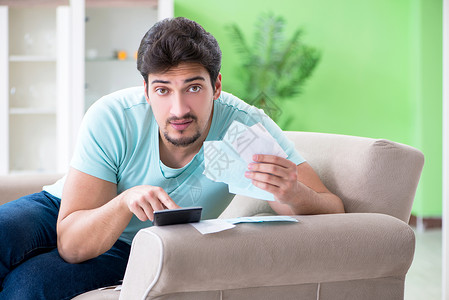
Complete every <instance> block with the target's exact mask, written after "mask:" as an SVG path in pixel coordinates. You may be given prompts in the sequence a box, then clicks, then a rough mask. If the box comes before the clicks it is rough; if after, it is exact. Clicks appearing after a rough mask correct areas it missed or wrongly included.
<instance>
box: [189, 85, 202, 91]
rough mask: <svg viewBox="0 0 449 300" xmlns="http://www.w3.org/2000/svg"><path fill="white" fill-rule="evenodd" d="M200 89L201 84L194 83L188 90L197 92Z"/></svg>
mask: <svg viewBox="0 0 449 300" xmlns="http://www.w3.org/2000/svg"><path fill="white" fill-rule="evenodd" d="M200 90H201V86H199V85H194V86H191V87H190V88H189V92H193V93H196V92H199V91H200Z"/></svg>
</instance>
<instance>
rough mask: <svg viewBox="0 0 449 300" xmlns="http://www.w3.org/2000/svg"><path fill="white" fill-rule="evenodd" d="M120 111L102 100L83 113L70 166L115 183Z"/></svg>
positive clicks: (121, 131) (119, 153)
mask: <svg viewBox="0 0 449 300" xmlns="http://www.w3.org/2000/svg"><path fill="white" fill-rule="evenodd" d="M124 137H125V130H124V128H123V113H122V111H121V110H120V109H117V108H115V107H114V106H113V105H112V104H111V103H110V102H108V101H105V100H104V99H100V100H98V101H97V102H96V103H94V104H93V105H92V106H91V107H90V108H89V110H88V111H87V112H86V114H85V116H84V118H83V121H82V123H81V127H80V129H79V132H78V140H77V143H76V146H75V150H74V154H73V157H72V160H71V163H70V165H71V166H72V167H73V168H75V169H77V170H79V171H81V172H84V173H87V174H89V175H92V176H95V177H98V178H100V179H103V180H106V181H110V182H113V183H117V174H118V170H119V166H120V161H121V157H122V156H123V153H124V151H123V145H124V140H125V138H124Z"/></svg>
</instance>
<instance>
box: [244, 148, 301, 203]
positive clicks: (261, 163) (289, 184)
mask: <svg viewBox="0 0 449 300" xmlns="http://www.w3.org/2000/svg"><path fill="white" fill-rule="evenodd" d="M253 161H254V162H253V163H250V164H249V165H248V169H249V171H247V172H246V173H245V176H246V177H247V178H249V179H251V180H252V183H253V184H254V185H255V186H256V187H258V188H260V189H262V190H265V191H267V192H269V193H272V194H273V195H274V198H275V199H276V200H277V201H279V202H281V203H286V204H287V203H288V202H289V201H291V200H292V199H295V196H297V195H298V191H297V189H298V174H297V166H296V165H295V164H294V163H293V162H291V161H290V160H288V159H285V158H282V157H279V156H275V155H264V154H256V155H254V156H253Z"/></svg>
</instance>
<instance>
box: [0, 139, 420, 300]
mask: <svg viewBox="0 0 449 300" xmlns="http://www.w3.org/2000/svg"><path fill="white" fill-rule="evenodd" d="M287 135H288V136H289V138H291V139H292V140H293V141H294V142H295V144H296V147H297V149H298V150H299V151H300V153H301V154H302V155H303V156H304V157H305V158H306V159H307V161H308V162H309V163H310V164H311V165H312V167H313V168H314V169H315V170H316V171H317V173H318V174H319V176H320V177H321V179H322V180H323V182H324V183H325V184H326V186H327V187H328V188H329V189H330V190H331V191H332V192H334V193H336V194H337V195H339V196H340V197H341V198H342V200H343V202H344V205H345V210H346V212H347V214H335V215H315V216H296V218H297V220H298V221H299V222H298V223H289V224H285V223H272V224H267V223H261V224H239V225H237V227H236V228H233V229H231V230H227V231H223V232H219V233H214V234H210V235H201V234H200V233H199V232H198V231H196V230H195V229H194V228H193V227H192V226H190V225H188V224H185V225H174V226H166V227H153V228H147V229H144V230H141V231H140V232H139V233H138V234H137V236H136V237H135V239H134V241H133V246H132V251H131V256H130V260H129V263H128V267H127V271H126V274H125V278H124V281H123V286H122V290H121V292H119V291H115V290H114V289H104V290H97V291H92V292H89V293H85V294H83V295H80V296H78V297H76V298H75V299H77V300H87V299H96V300H97V299H119V298H120V299H161V300H162V299H184V300H185V299H187V300H188V299H192V300H193V299H195V300H198V299H200V300H201V299H207V300H211V299H217V300H218V299H260V300H263V299H283V300H285V299H313V300H315V299H322V300H325V299H332V300H339V299H342V300H343V299H345V300H348V299H365V300H366V299H368V300H369V299H403V297H404V281H405V276H406V273H407V271H408V269H409V267H410V264H411V262H412V260H413V254H414V247H415V239H414V233H413V230H412V229H411V228H410V227H409V226H408V225H407V222H408V219H409V217H410V211H411V207H412V203H413V199H414V195H415V191H416V187H417V184H418V181H419V178H420V174H421V170H422V167H423V163H424V158H423V155H422V153H421V152H420V151H418V150H416V149H414V148H412V147H409V146H406V145H403V144H398V143H394V142H391V141H387V140H376V139H369V138H361V137H353V136H343V135H333V134H322V133H307V132H287ZM50 177H51V176H50ZM54 179H55V177H54V176H53V177H52V178H44V177H42V176H39V177H23V178H22V177H1V178H0V198H1V200H0V201H3V202H5V201H8V200H11V199H12V198H16V197H17V196H19V194H25V193H29V192H32V191H33V190H39V189H40V187H41V186H42V185H43V184H44V181H53V180H54ZM0 203H1V202H0ZM271 213H273V212H272V211H271V209H270V208H269V206H268V205H267V203H266V202H265V201H261V200H255V199H250V198H244V197H239V196H237V197H236V198H235V199H234V200H233V202H232V203H231V205H230V206H229V207H228V209H227V210H226V211H225V212H224V213H223V215H222V216H221V217H222V218H229V217H235V216H248V215H255V214H271Z"/></svg>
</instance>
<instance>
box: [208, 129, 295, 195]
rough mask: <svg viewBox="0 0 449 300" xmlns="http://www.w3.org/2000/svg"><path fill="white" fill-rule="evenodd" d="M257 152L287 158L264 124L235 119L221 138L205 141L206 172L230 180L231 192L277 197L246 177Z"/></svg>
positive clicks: (213, 177)
mask: <svg viewBox="0 0 449 300" xmlns="http://www.w3.org/2000/svg"><path fill="white" fill-rule="evenodd" d="M254 154H269V155H276V156H280V157H283V158H287V154H286V153H285V151H284V150H283V149H282V148H281V146H280V145H279V144H278V143H277V141H276V140H275V139H274V138H273V137H272V136H271V135H270V133H269V132H268V131H267V130H266V129H265V128H264V127H263V126H262V124H260V123H257V124H255V125H253V126H251V127H248V126H246V125H244V124H242V123H240V122H238V121H234V122H232V124H231V126H229V129H228V131H227V132H226V134H225V136H224V138H223V140H222V141H207V142H204V162H205V170H204V172H203V173H204V174H205V175H206V176H207V177H208V178H210V179H211V180H213V181H217V182H224V183H226V184H228V187H229V192H230V193H233V194H238V195H244V196H249V197H253V198H258V199H263V200H269V201H274V196H273V194H271V193H269V192H266V191H264V190H262V189H259V188H258V187H256V186H254V185H253V184H252V183H251V180H250V179H248V178H246V177H245V172H246V171H247V170H248V164H249V163H251V162H252V161H253V160H252V157H253V155H254Z"/></svg>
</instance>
